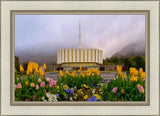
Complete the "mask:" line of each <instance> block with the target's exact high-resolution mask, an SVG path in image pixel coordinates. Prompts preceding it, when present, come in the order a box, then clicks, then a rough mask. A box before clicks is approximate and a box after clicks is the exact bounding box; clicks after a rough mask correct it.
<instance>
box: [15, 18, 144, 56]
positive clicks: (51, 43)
mask: <svg viewBox="0 0 160 116" xmlns="http://www.w3.org/2000/svg"><path fill="white" fill-rule="evenodd" d="M79 20H80V21H81V35H82V48H98V49H102V50H103V56H104V58H106V57H111V56H112V55H113V54H114V53H115V52H117V51H118V50H120V49H121V48H123V47H124V46H126V45H128V44H130V43H137V42H142V44H144V43H145V15H16V16H15V54H19V53H21V52H25V51H29V52H33V53H36V52H41V53H50V54H51V53H53V54H56V52H57V50H58V49H62V48H78V39H79V38H78V37H79V36H78V35H79V26H78V25H79Z"/></svg>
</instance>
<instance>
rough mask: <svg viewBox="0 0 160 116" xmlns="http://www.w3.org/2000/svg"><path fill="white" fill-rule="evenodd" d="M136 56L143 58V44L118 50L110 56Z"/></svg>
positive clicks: (131, 45) (135, 44)
mask: <svg viewBox="0 0 160 116" xmlns="http://www.w3.org/2000/svg"><path fill="white" fill-rule="evenodd" d="M136 55H141V56H145V44H144V43H132V44H128V45H127V46H125V47H123V48H122V49H120V50H119V51H118V52H116V53H115V54H113V55H112V57H118V58H123V57H134V56H136Z"/></svg>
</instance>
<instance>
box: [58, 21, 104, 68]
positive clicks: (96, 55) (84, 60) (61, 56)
mask: <svg viewBox="0 0 160 116" xmlns="http://www.w3.org/2000/svg"><path fill="white" fill-rule="evenodd" d="M102 63H103V51H102V50H100V49H96V48H89V49H83V48H82V45H81V22H80V21H79V45H78V48H77V49H69V48H66V49H60V50H58V51H57V64H58V66H59V67H61V68H62V69H63V70H77V69H79V68H80V67H81V68H82V70H86V69H88V68H98V69H99V65H100V64H102Z"/></svg>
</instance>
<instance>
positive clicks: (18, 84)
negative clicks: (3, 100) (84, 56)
mask: <svg viewBox="0 0 160 116" xmlns="http://www.w3.org/2000/svg"><path fill="white" fill-rule="evenodd" d="M44 69H46V65H45V64H44ZM121 70H122V67H119V66H117V72H118V73H117V76H115V79H113V80H108V81H107V82H105V81H104V80H103V78H102V77H101V76H100V71H98V70H97V69H88V70H86V71H82V70H81V68H80V69H79V70H78V71H73V72H71V73H70V72H69V71H66V72H62V71H60V72H59V73H60V76H61V77H60V78H58V80H56V81H55V80H52V79H49V78H45V72H44V71H43V70H42V69H41V68H40V67H39V66H38V64H37V63H34V62H30V63H29V64H28V68H27V71H26V74H25V73H24V69H23V67H22V66H20V71H21V73H22V74H21V75H17V74H15V101H49V102H52V101H144V100H145V86H144V85H145V72H143V69H142V68H140V69H139V71H138V70H136V69H135V68H130V74H129V75H126V74H123V73H122V72H121Z"/></svg>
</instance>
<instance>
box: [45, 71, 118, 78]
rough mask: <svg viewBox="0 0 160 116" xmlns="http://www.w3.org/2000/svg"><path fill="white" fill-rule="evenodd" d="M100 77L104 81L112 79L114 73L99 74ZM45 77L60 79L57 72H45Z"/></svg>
mask: <svg viewBox="0 0 160 116" xmlns="http://www.w3.org/2000/svg"><path fill="white" fill-rule="evenodd" d="M101 76H102V77H103V79H104V80H109V79H114V77H115V73H101ZM46 77H47V78H52V79H54V80H57V77H60V75H59V72H47V73H46Z"/></svg>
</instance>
